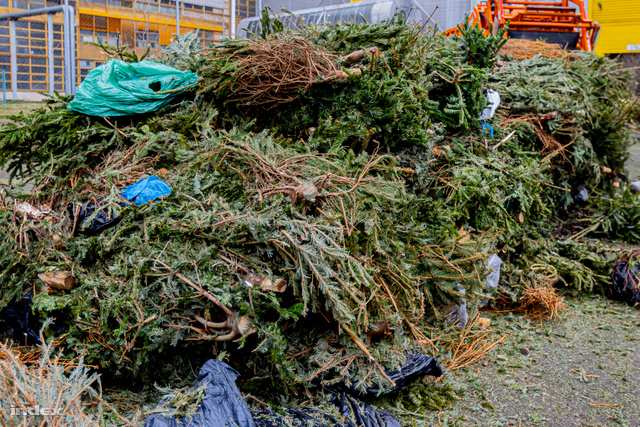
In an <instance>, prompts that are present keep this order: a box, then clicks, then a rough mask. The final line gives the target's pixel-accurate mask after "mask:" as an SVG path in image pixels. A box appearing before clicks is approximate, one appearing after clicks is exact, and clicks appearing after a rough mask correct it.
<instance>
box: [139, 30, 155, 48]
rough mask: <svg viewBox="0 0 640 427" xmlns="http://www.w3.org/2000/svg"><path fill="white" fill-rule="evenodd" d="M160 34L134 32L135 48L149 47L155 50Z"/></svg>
mask: <svg viewBox="0 0 640 427" xmlns="http://www.w3.org/2000/svg"><path fill="white" fill-rule="evenodd" d="M159 42H160V33H158V32H157V31H144V30H143V31H140V30H139V31H136V47H142V48H146V47H147V46H151V48H152V49H157V48H158V47H159V45H160V43H159Z"/></svg>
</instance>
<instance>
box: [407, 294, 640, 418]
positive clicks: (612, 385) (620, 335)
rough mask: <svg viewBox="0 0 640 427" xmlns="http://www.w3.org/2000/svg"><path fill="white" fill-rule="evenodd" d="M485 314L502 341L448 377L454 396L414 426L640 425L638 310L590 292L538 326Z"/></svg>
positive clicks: (516, 318) (639, 316)
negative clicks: (563, 313)
mask: <svg viewBox="0 0 640 427" xmlns="http://www.w3.org/2000/svg"><path fill="white" fill-rule="evenodd" d="M489 317H491V318H492V325H491V326H492V327H494V328H496V329H497V330H499V331H500V332H501V333H504V334H506V335H507V339H506V340H505V343H504V345H502V346H500V347H498V348H497V349H495V350H494V351H493V352H492V353H491V354H489V356H488V358H487V360H486V361H485V362H484V363H482V364H479V365H476V366H475V367H474V368H472V369H470V370H467V371H466V372H463V373H462V374H460V375H455V376H453V377H451V378H450V379H448V380H447V381H450V382H451V383H453V385H454V390H455V393H456V394H457V395H458V396H459V397H460V399H459V400H458V401H456V402H455V403H454V404H453V406H452V408H450V409H448V410H445V411H442V412H440V413H435V414H429V415H428V416H427V417H426V419H424V420H421V422H416V423H415V424H416V425H432V426H435V425H441V426H558V427H564V426H567V427H568V426H630V427H637V426H640V403H639V397H640V310H638V309H637V308H631V307H628V306H626V305H622V304H618V303H615V302H612V301H608V300H606V299H604V298H599V297H598V298H593V299H591V298H589V299H588V298H583V299H581V300H572V301H570V302H569V304H568V311H567V314H566V316H565V319H564V320H562V321H556V322H546V323H544V324H542V325H540V324H535V323H532V322H531V321H530V320H528V319H525V318H524V317H522V316H519V315H518V316H516V315H506V316H505V315H489ZM485 365H486V366H485Z"/></svg>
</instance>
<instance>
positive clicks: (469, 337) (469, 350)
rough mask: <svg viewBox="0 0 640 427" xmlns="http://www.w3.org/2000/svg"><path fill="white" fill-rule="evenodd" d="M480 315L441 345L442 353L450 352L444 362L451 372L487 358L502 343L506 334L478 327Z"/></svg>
mask: <svg viewBox="0 0 640 427" xmlns="http://www.w3.org/2000/svg"><path fill="white" fill-rule="evenodd" d="M477 319H478V315H477V314H476V316H475V317H474V318H473V319H471V320H470V321H469V322H467V325H466V326H465V328H464V329H463V330H462V331H460V334H459V335H457V336H456V337H455V339H453V340H448V341H447V342H446V343H444V345H443V347H444V348H442V347H441V349H440V350H441V352H442V353H449V354H450V356H448V357H447V358H445V359H444V360H443V361H442V363H443V364H444V365H445V366H446V367H447V369H448V370H449V372H453V371H455V370H457V369H461V368H464V367H467V366H470V365H472V364H474V363H477V362H479V361H480V360H481V359H483V358H485V357H486V355H487V353H489V352H490V351H491V350H492V349H493V348H494V347H495V346H497V345H499V344H502V342H503V341H504V339H505V337H506V335H501V336H497V337H496V335H495V331H494V330H492V329H488V328H476V327H475V325H476V324H477Z"/></svg>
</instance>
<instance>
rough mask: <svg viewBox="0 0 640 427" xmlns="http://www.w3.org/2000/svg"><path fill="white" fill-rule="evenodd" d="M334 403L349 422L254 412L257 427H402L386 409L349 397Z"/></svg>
mask: <svg viewBox="0 0 640 427" xmlns="http://www.w3.org/2000/svg"><path fill="white" fill-rule="evenodd" d="M330 402H331V403H332V404H334V405H336V407H337V408H338V410H339V411H340V413H341V414H342V415H343V416H344V417H345V418H346V419H345V421H343V422H338V421H337V420H336V419H335V418H334V417H332V416H331V415H329V414H323V413H321V412H319V411H318V410H314V409H292V408H283V409H281V411H280V412H276V411H274V410H273V409H271V408H258V409H252V410H251V415H252V416H253V419H254V421H255V423H256V426H257V427H401V425H400V421H398V419H397V418H396V417H395V416H394V415H393V414H392V413H391V412H389V411H387V410H386V409H375V408H374V407H372V406H370V405H368V404H366V403H364V402H363V401H361V400H358V399H356V398H355V397H353V396H349V395H348V394H346V393H339V394H331V398H330Z"/></svg>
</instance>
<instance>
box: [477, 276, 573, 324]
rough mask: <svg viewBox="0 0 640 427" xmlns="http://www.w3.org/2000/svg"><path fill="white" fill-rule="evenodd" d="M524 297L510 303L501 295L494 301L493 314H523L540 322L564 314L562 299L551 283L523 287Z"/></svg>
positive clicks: (508, 298)
mask: <svg viewBox="0 0 640 427" xmlns="http://www.w3.org/2000/svg"><path fill="white" fill-rule="evenodd" d="M523 291H524V296H523V297H522V298H521V299H520V300H519V301H515V302H514V301H512V300H511V297H509V296H506V295H501V296H500V297H499V298H497V299H496V301H495V303H494V306H495V310H491V311H490V312H493V313H524V315H525V316H527V317H529V318H531V319H534V320H536V321H540V320H544V319H547V320H553V319H556V318H561V316H560V313H562V312H565V311H566V308H565V302H564V297H561V296H559V295H558V294H557V293H556V289H555V288H554V287H553V284H552V282H547V283H544V284H540V283H538V284H537V286H536V285H531V286H525V287H524V288H523Z"/></svg>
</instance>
